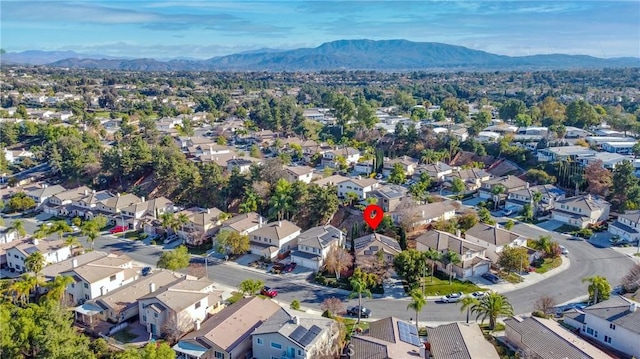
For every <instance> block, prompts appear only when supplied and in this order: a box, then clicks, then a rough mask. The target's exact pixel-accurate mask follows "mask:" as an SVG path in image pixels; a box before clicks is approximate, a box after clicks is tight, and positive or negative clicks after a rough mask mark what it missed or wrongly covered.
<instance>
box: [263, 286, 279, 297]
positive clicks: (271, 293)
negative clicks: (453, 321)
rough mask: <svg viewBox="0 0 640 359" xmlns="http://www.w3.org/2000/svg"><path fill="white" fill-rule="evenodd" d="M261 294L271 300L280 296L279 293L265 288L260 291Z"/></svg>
mask: <svg viewBox="0 0 640 359" xmlns="http://www.w3.org/2000/svg"><path fill="white" fill-rule="evenodd" d="M260 294H262V295H266V296H267V297H269V298H273V297H275V296H276V295H278V291H277V290H275V289H272V288H269V287H264V288H262V290H261V291H260Z"/></svg>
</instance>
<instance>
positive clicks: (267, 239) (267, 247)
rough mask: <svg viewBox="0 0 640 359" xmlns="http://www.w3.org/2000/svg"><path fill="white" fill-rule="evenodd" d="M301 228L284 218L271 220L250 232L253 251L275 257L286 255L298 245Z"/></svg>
mask: <svg viewBox="0 0 640 359" xmlns="http://www.w3.org/2000/svg"><path fill="white" fill-rule="evenodd" d="M300 231H301V228H300V227H298V226H296V225H295V224H294V223H292V222H290V221H287V220H282V221H276V222H271V223H267V224H265V225H263V226H262V227H260V228H258V229H256V230H254V231H252V232H250V233H249V241H250V250H251V253H253V254H257V255H260V256H264V257H265V258H269V259H274V258H276V257H277V256H280V257H284V256H286V254H287V253H288V252H289V251H291V250H292V249H294V248H296V246H297V240H296V239H297V237H298V235H300Z"/></svg>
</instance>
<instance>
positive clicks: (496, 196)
mask: <svg viewBox="0 0 640 359" xmlns="http://www.w3.org/2000/svg"><path fill="white" fill-rule="evenodd" d="M505 191H506V188H504V186H503V185H501V184H499V185H497V186H495V187H493V188H492V189H491V193H492V194H493V201H494V210H497V209H498V206H499V205H500V195H501V194H503V193H504V192H505Z"/></svg>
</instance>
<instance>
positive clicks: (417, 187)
mask: <svg viewBox="0 0 640 359" xmlns="http://www.w3.org/2000/svg"><path fill="white" fill-rule="evenodd" d="M429 187H431V177H429V174H428V173H427V172H423V173H421V174H420V178H419V179H418V181H417V182H416V183H414V184H413V185H411V187H409V193H410V194H411V197H413V199H414V200H416V201H417V202H418V203H426V202H427V201H428V200H429V198H430V195H429Z"/></svg>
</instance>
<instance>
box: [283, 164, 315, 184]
mask: <svg viewBox="0 0 640 359" xmlns="http://www.w3.org/2000/svg"><path fill="white" fill-rule="evenodd" d="M284 171H285V176H286V178H287V180H288V181H289V182H295V181H301V182H304V183H311V179H312V178H313V168H311V167H309V166H285V168H284Z"/></svg>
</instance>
